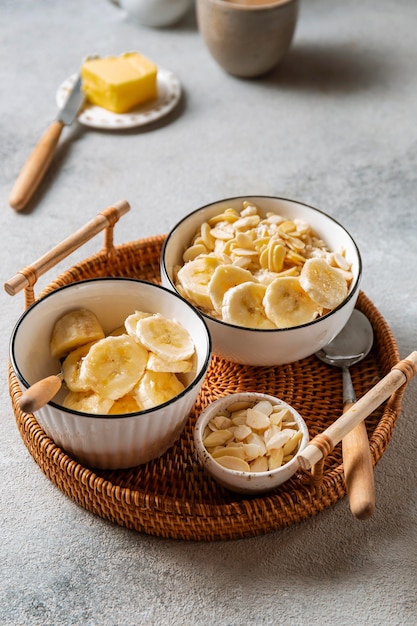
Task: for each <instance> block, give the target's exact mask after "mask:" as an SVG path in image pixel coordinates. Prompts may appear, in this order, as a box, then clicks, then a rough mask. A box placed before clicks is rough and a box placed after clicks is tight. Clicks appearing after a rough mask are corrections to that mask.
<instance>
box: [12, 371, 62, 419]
mask: <svg viewBox="0 0 417 626" xmlns="http://www.w3.org/2000/svg"><path fill="white" fill-rule="evenodd" d="M61 385H62V376H55V375H52V376H48V377H47V378H43V379H42V380H39V381H38V382H37V383H35V384H34V385H32V386H31V387H29V389H26V391H25V392H24V393H22V395H21V396H20V398H19V400H18V404H19V408H20V409H21V410H22V411H24V412H25V413H33V411H37V410H38V409H40V408H41V407H43V406H45V404H47V403H48V402H49V401H50V400H52V398H53V397H54V396H55V395H56V394H57V393H58V391H59V390H60V389H61Z"/></svg>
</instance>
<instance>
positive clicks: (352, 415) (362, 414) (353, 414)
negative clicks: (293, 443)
mask: <svg viewBox="0 0 417 626" xmlns="http://www.w3.org/2000/svg"><path fill="white" fill-rule="evenodd" d="M416 373H417V351H416V350H415V351H414V352H412V353H411V354H409V355H408V357H407V358H406V359H403V360H402V361H400V362H399V363H397V365H394V367H393V368H392V369H391V371H390V372H389V373H388V374H387V375H386V376H384V378H382V379H381V380H380V381H379V382H378V383H377V384H376V385H375V386H374V387H372V389H370V390H369V391H368V392H367V393H366V394H365V395H364V396H362V398H360V399H359V400H358V401H357V402H356V403H355V404H354V405H353V406H351V407H350V409H348V410H347V411H346V412H345V413H344V414H343V415H341V416H340V417H339V418H338V419H337V420H336V421H335V422H333V424H331V425H330V426H329V427H328V428H326V430H325V431H324V432H323V433H321V435H319V437H320V436H321V437H323V436H324V437H326V438H327V439H328V440H329V441H330V442H331V444H332V446H333V447H334V446H336V445H337V444H338V443H339V441H342V439H343V438H344V437H346V435H347V434H348V433H350V431H351V430H353V428H355V426H357V425H358V424H360V423H361V422H362V421H363V420H364V419H365V418H366V417H368V415H370V414H371V413H372V411H374V410H375V409H376V408H377V407H379V406H380V405H381V404H382V403H383V402H384V401H385V400H386V399H387V398H389V397H390V395H391V394H392V393H393V392H394V391H396V390H397V389H399V388H400V387H402V385H404V384H405V383H407V382H409V380H411V378H412V377H413V376H414V375H415V374H416ZM322 458H323V452H322V449H321V446H320V445H315V443H314V439H312V440H311V441H310V443H309V444H308V446H306V447H305V448H304V450H302V451H301V452H300V453H299V454H298V455H297V460H298V464H299V466H300V468H302V469H310V468H311V467H312V466H313V465H315V464H316V463H318V462H319V461H320V460H321V459H322Z"/></svg>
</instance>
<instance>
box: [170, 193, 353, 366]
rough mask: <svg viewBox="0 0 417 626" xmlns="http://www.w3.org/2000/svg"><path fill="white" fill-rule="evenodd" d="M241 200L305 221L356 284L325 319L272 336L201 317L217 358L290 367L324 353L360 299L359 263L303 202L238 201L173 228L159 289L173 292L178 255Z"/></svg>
mask: <svg viewBox="0 0 417 626" xmlns="http://www.w3.org/2000/svg"><path fill="white" fill-rule="evenodd" d="M244 200H249V201H250V202H253V203H254V204H255V205H256V206H257V207H258V208H259V209H260V210H261V214H262V216H263V215H265V214H266V213H267V212H273V213H277V214H280V215H282V216H284V217H286V218H288V219H295V218H299V219H302V220H305V221H306V222H308V224H310V226H311V227H312V228H313V229H314V231H315V232H316V234H317V235H318V236H319V237H321V238H322V239H323V241H324V242H325V243H326V244H327V245H328V246H329V248H330V249H331V250H333V251H335V252H336V251H340V250H341V249H344V250H345V251H346V257H347V259H348V260H349V262H350V263H351V269H352V273H353V277H354V278H353V280H352V283H351V286H350V290H349V294H348V296H347V298H346V300H345V301H344V302H342V304H340V305H339V306H338V307H337V308H336V309H334V310H333V311H331V312H330V313H328V314H327V315H324V316H322V317H319V318H317V319H315V320H314V321H312V322H309V323H308V324H303V325H302V326H295V327H293V328H278V329H272V330H270V329H268V330H263V329H257V328H255V329H254V328H243V327H240V326H234V325H232V324H228V323H226V322H223V321H221V320H218V319H215V318H213V317H211V316H209V315H206V314H205V313H203V317H204V319H205V320H206V322H207V325H208V328H209V331H210V334H211V337H212V342H213V352H214V353H215V354H217V355H219V356H221V357H223V358H225V359H228V360H230V361H234V362H237V363H243V364H246V365H257V366H271V365H283V364H285V363H293V362H295V361H298V360H300V359H303V358H305V357H308V356H310V355H312V354H314V353H315V352H317V351H318V350H320V349H321V348H323V346H325V345H326V344H327V343H329V342H330V341H331V340H332V339H333V338H334V337H335V336H336V335H337V334H338V333H339V332H340V331H341V330H342V328H343V327H344V325H345V324H346V322H347V321H348V319H349V317H350V315H351V313H352V311H353V309H354V307H355V303H356V300H357V298H358V295H359V284H360V280H361V276H362V261H361V256H360V253H359V250H358V247H357V245H356V243H355V241H354V240H353V238H352V237H351V235H350V234H349V233H348V232H347V230H346V229H345V228H344V227H343V226H342V225H341V224H339V223H338V222H337V221H336V220H335V219H333V218H332V217H330V216H329V215H327V214H325V213H323V212H322V211H320V210H318V209H315V208H313V207H311V206H308V205H306V204H303V203H301V202H295V201H294V200H287V199H284V198H276V197H271V196H240V197H235V198H228V199H226V200H220V201H218V202H214V203H212V204H208V205H206V206H203V207H202V208H200V209H197V210H196V211H194V212H192V213H190V214H189V215H187V216H186V217H185V218H184V219H182V220H181V221H180V222H179V223H178V224H177V225H176V226H174V228H173V229H172V230H171V232H170V233H169V235H168V237H167V239H166V240H165V242H164V245H163V249H162V254H161V276H162V284H163V285H165V286H166V287H168V288H169V289H172V290H173V291H175V292H176V288H175V278H174V270H175V267H177V266H178V265H182V264H183V261H182V255H183V253H184V251H185V249H186V248H187V247H188V246H189V245H190V242H191V240H192V238H193V236H194V235H195V233H196V232H197V230H198V229H199V227H200V226H201V224H202V223H203V222H205V221H207V220H208V219H210V218H211V217H213V216H214V215H217V214H218V213H220V212H221V211H223V210H224V209H226V208H228V207H231V208H234V209H237V210H240V209H241V208H242V202H243V201H244Z"/></svg>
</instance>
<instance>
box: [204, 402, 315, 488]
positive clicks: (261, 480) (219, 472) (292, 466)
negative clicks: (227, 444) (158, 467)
mask: <svg viewBox="0 0 417 626" xmlns="http://www.w3.org/2000/svg"><path fill="white" fill-rule="evenodd" d="M260 400H268V401H269V402H271V404H274V405H276V404H278V405H280V406H282V407H283V408H286V409H289V410H290V411H291V413H292V415H293V417H294V421H295V422H297V424H298V427H299V429H300V430H301V432H302V439H301V441H300V444H299V448H298V451H297V453H298V452H301V451H302V450H303V449H304V448H305V447H306V446H307V444H308V441H309V432H308V428H307V425H306V423H305V421H304V420H303V418H302V417H301V415H300V414H299V413H298V412H297V411H296V410H295V409H294V408H293V407H292V406H290V405H289V404H287V403H286V402H284V401H283V400H280V399H279V398H275V397H274V396H270V395H268V394H265V393H256V392H247V393H235V394H231V395H228V396H225V397H223V398H219V399H218V400H215V401H214V402H213V403H212V404H210V405H209V406H208V407H207V408H206V409H205V410H204V411H203V412H202V413H201V415H200V416H199V418H198V419H197V422H196V425H195V428H194V445H195V449H196V452H197V456H198V458H199V460H200V462H201V463H202V465H204V467H205V469H206V470H207V472H208V473H209V474H210V475H211V476H212V477H213V478H214V479H215V480H216V481H217V482H218V483H219V484H220V485H222V486H223V487H226V488H227V489H230V490H231V491H234V492H237V493H241V494H248V495H250V494H253V495H255V494H261V493H265V492H267V491H271V490H272V489H275V488H276V487H278V486H279V485H282V483H284V482H285V481H287V480H289V479H290V478H291V477H292V476H293V475H294V474H295V473H296V471H297V469H298V462H297V456H294V457H293V458H292V459H291V461H289V462H288V463H286V464H285V465H282V466H281V467H279V468H278V469H275V470H271V471H268V472H240V471H235V470H231V469H228V468H226V467H223V466H222V465H220V464H219V463H217V461H216V460H215V459H214V458H213V457H212V456H211V454H209V452H208V451H207V449H206V448H205V446H204V444H203V434H204V430H205V428H206V426H207V424H208V423H209V421H210V420H211V419H213V417H215V416H216V415H218V414H219V413H220V412H221V411H224V410H226V409H227V408H228V407H229V406H231V405H232V404H235V403H236V402H258V401H260Z"/></svg>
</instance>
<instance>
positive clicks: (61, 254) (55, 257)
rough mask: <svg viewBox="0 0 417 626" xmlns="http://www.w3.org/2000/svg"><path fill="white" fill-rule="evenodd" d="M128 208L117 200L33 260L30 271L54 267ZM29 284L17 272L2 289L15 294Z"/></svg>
mask: <svg viewBox="0 0 417 626" xmlns="http://www.w3.org/2000/svg"><path fill="white" fill-rule="evenodd" d="M129 210H130V205H129V203H128V202H126V200H119V201H118V202H116V203H115V204H113V205H112V206H110V207H108V208H107V209H104V211H102V212H101V213H99V214H98V215H97V216H96V217H95V218H94V219H93V220H91V221H90V222H88V224H86V225H85V226H83V228H80V229H79V230H77V232H75V233H74V234H73V235H70V236H69V237H67V238H66V239H65V240H64V241H62V242H61V243H59V244H58V245H57V246H55V247H54V248H52V250H50V251H49V252H47V253H46V254H44V255H43V256H42V257H41V258H40V259H38V260H37V261H35V262H34V263H33V264H32V265H31V266H30V270H31V273H32V274H33V275H34V276H36V277H39V276H42V274H44V273H45V272H46V271H47V270H49V269H50V268H51V267H54V265H56V264H57V263H58V262H59V261H62V260H63V259H65V257H67V256H68V255H69V254H71V252H74V250H77V248H79V247H80V246H82V245H83V244H84V243H86V242H87V241H89V240H90V239H91V238H92V237H94V235H97V233H99V232H100V231H102V230H104V229H105V228H108V227H109V226H111V225H112V224H113V223H115V222H116V221H117V220H118V219H119V218H120V217H121V216H122V215H124V214H125V213H127V212H128V211H129ZM28 286H29V280H28V278H27V276H25V274H23V273H22V272H18V273H17V274H15V276H13V278H11V279H10V280H8V281H7V282H6V283H5V284H4V289H5V290H6V292H7V293H8V294H9V296H15V295H16V294H17V293H18V292H19V291H21V290H22V289H24V288H25V287H28Z"/></svg>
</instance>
